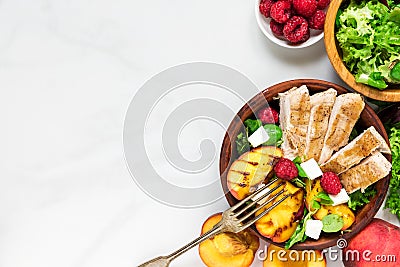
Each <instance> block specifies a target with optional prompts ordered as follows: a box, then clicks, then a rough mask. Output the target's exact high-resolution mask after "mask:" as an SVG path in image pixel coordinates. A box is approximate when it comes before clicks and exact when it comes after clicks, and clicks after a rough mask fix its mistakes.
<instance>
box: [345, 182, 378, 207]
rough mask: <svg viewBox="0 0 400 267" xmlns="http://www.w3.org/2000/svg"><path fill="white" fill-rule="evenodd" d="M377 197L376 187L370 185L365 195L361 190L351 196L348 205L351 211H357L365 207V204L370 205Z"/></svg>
mask: <svg viewBox="0 0 400 267" xmlns="http://www.w3.org/2000/svg"><path fill="white" fill-rule="evenodd" d="M375 195H376V189H375V187H374V185H370V186H368V187H367V188H366V189H365V191H364V193H362V192H361V190H360V189H358V190H357V191H355V192H353V193H351V194H350V195H349V197H350V200H349V202H348V203H347V204H348V206H349V208H350V209H352V210H357V209H358V208H361V207H363V206H364V205H365V204H368V203H369V202H370V201H371V199H372V198H373V197H374V196H375Z"/></svg>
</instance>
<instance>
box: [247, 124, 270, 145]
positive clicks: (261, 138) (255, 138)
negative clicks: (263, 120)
mask: <svg viewBox="0 0 400 267" xmlns="http://www.w3.org/2000/svg"><path fill="white" fill-rule="evenodd" d="M268 139H269V135H268V133H267V131H266V130H265V129H264V127H262V126H261V127H260V128H258V129H257V130H256V131H255V132H254V133H253V134H252V135H250V136H249V138H248V140H249V142H250V144H251V146H252V147H258V146H259V145H261V144H263V143H265V142H267V141H268Z"/></svg>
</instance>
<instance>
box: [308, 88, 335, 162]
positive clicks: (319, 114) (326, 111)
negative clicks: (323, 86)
mask: <svg viewBox="0 0 400 267" xmlns="http://www.w3.org/2000/svg"><path fill="white" fill-rule="evenodd" d="M336 95H337V92H336V90H334V89H332V88H331V89H329V90H327V91H324V92H321V93H317V94H314V95H312V96H311V97H310V102H311V112H310V121H309V123H308V129H307V138H306V149H305V152H304V153H305V158H306V159H311V158H314V159H315V160H316V161H318V160H319V158H320V155H321V150H322V147H323V146H324V139H325V134H326V131H327V129H328V122H329V116H330V115H331V111H332V108H333V105H334V103H335V100H336Z"/></svg>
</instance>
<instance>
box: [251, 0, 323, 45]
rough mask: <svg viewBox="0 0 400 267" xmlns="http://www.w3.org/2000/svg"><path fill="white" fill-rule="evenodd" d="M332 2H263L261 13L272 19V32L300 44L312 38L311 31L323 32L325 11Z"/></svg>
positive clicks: (292, 0)
mask: <svg viewBox="0 0 400 267" xmlns="http://www.w3.org/2000/svg"><path fill="white" fill-rule="evenodd" d="M330 1H331V0H261V2H260V6H259V7H260V12H261V14H263V15H264V16H265V17H266V18H271V22H270V28H271V31H272V32H273V33H274V34H275V35H276V36H277V37H279V38H284V39H286V40H288V41H289V42H290V43H292V44H299V43H302V42H305V41H307V40H308V39H309V38H310V29H314V30H323V29H324V23H325V16H326V14H325V11H324V10H323V9H325V8H326V7H327V6H328V5H329V3H330Z"/></svg>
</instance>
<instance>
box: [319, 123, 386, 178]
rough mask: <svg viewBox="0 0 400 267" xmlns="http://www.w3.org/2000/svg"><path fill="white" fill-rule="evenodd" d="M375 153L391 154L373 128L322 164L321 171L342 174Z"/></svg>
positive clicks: (383, 140)
mask: <svg viewBox="0 0 400 267" xmlns="http://www.w3.org/2000/svg"><path fill="white" fill-rule="evenodd" d="M375 151H379V152H382V153H388V154H390V148H389V146H388V145H387V144H386V141H385V139H383V137H382V136H381V135H380V134H379V133H378V132H377V131H376V129H375V128H374V127H373V126H371V127H369V128H368V129H367V130H365V131H364V132H363V133H362V134H360V135H359V136H358V137H356V138H355V139H354V140H353V141H351V142H350V143H349V144H348V145H346V146H345V147H343V148H342V149H340V150H339V151H338V152H337V153H335V154H334V155H333V156H332V157H331V158H330V159H329V160H328V161H327V162H326V163H325V164H322V166H321V170H322V171H324V172H328V171H331V172H335V173H337V174H340V173H342V172H344V171H346V170H348V169H350V168H351V167H353V166H354V165H356V164H358V163H360V162H361V160H363V159H364V158H366V157H368V156H369V155H371V154H372V153H373V152H375Z"/></svg>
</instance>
